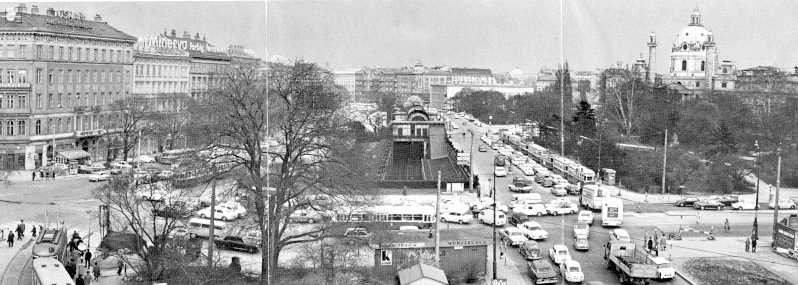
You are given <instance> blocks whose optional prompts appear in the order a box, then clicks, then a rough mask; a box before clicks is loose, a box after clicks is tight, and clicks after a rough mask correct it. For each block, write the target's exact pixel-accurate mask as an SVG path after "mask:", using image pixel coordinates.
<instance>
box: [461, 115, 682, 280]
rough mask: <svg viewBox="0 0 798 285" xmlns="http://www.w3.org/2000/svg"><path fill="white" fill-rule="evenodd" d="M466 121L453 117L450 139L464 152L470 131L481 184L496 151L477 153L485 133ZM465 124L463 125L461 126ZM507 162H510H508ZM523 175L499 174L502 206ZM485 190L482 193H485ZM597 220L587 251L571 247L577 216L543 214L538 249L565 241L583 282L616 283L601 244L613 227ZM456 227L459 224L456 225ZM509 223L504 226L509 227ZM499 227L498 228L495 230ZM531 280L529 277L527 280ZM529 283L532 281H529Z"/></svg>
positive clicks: (637, 234)
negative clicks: (543, 232)
mask: <svg viewBox="0 0 798 285" xmlns="http://www.w3.org/2000/svg"><path fill="white" fill-rule="evenodd" d="M464 122H466V121H465V120H456V124H458V127H459V128H458V129H456V130H454V134H452V140H454V141H456V142H457V143H458V144H459V145H461V146H462V147H463V148H464V149H466V151H467V150H468V148H469V145H470V144H471V137H470V136H471V133H472V132H473V135H474V138H473V152H472V153H473V155H474V157H473V163H474V173H475V174H477V175H479V181H480V183H484V184H486V183H489V180H493V158H494V156H495V155H496V151H494V150H493V149H489V150H488V151H486V152H479V151H478V147H479V146H480V145H482V144H484V143H483V142H482V141H481V140H480V137H481V136H482V135H483V134H484V132H483V129H482V128H478V127H476V126H474V125H473V124H471V123H467V122H466V123H465V124H463V123H464ZM464 127H465V128H464ZM508 165H510V164H509V163H508ZM522 175H524V174H523V172H521V170H519V169H518V168H515V167H514V166H513V167H512V171H511V173H510V174H509V175H508V176H506V177H499V178H497V179H496V181H495V187H496V188H495V189H496V193H497V196H496V199H497V201H499V202H501V203H504V204H505V205H509V203H510V201H511V199H512V194H513V193H512V192H510V191H509V189H508V187H509V185H510V184H511V182H512V179H513V177H515V176H522ZM532 192H533V193H540V194H541V196H542V197H543V201H544V203H545V202H548V201H549V200H552V199H554V198H555V196H554V195H552V194H551V192H550V189H549V188H545V187H543V186H541V185H538V184H535V189H534V190H533V191H532ZM486 194H487V193H483V195H486ZM568 197H569V198H571V200H572V201H574V202H575V203H578V199H579V198H578V196H568ZM634 206H636V203H631V202H628V201H626V202H625V205H624V208H625V212H626V215H630V214H632V213H630V212H631V211H630V209H633V208H634ZM640 208H641V209H643V208H644V209H645V211H664V210H667V209H671V208H673V207H672V206H671V205H669V204H653V205H651V204H646V206H645V207H640ZM599 219H600V213H596V220H595V221H594V224H593V226H591V228H590V231H591V232H590V238H589V239H588V241H589V244H590V249H589V250H588V251H586V252H580V251H575V250H573V242H574V238H573V224H574V223H576V215H563V216H543V217H535V218H533V219H532V220H534V221H536V222H538V223H540V224H541V226H542V227H543V228H544V229H545V230H546V231H548V233H549V238H548V239H547V240H544V241H539V244H540V247H541V251H542V252H544V253H543V255H544V258H547V257H548V254H547V252H548V249H549V248H551V247H552V246H553V245H554V244H565V245H566V246H568V248H569V250H571V256H572V257H573V258H574V259H575V260H577V261H579V262H580V263H581V265H582V270H583V271H584V274H585V280H586V281H602V282H604V283H605V284H618V279H617V277H616V275H615V274H614V273H613V272H611V271H609V270H607V269H606V261H605V260H604V258H603V249H602V245H603V244H605V243H606V242H607V241H608V240H609V236H608V233H609V231H611V230H612V228H603V227H601V226H600V225H599V224H598V223H600V221H599ZM447 226H449V227H454V226H455V225H447ZM458 226H459V225H458ZM509 226H511V225H506V227H509ZM650 226H651V225H650V224H629V223H628V222H625V223H624V226H623V228H624V229H626V230H627V231H629V233H630V234H631V235H632V237H633V238H642V237H643V232H644V231H645V230H646V229H647V228H650ZM465 227H486V226H485V225H480V224H479V223H478V222H477V223H473V224H471V225H465ZM497 230H498V229H497ZM507 251H508V252H507V253H505V254H506V255H507V256H508V257H509V259H510V261H511V262H510V263H511V264H514V266H515V267H516V268H515V270H517V271H518V272H521V273H523V275H524V276H527V277H526V278H529V277H528V275H527V274H526V272H527V268H526V261H525V260H524V258H523V257H522V256H521V255H520V253H519V252H518V248H517V247H510V248H508V250H507ZM529 282H531V280H529ZM654 283H655V284H660V283H661V284H687V283H686V282H685V281H684V280H681V279H674V280H672V281H667V282H654ZM530 284H531V283H530Z"/></svg>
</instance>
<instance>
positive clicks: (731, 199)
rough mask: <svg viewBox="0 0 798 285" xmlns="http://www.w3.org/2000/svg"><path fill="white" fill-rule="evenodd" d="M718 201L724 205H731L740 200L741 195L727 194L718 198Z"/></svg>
mask: <svg viewBox="0 0 798 285" xmlns="http://www.w3.org/2000/svg"><path fill="white" fill-rule="evenodd" d="M718 201H719V202H720V203H721V204H723V206H726V207H731V205H732V204H734V203H737V202H739V201H740V196H737V195H726V196H723V197H720V198H718Z"/></svg>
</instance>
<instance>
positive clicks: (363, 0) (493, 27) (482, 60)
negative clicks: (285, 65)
mask: <svg viewBox="0 0 798 285" xmlns="http://www.w3.org/2000/svg"><path fill="white" fill-rule="evenodd" d="M267 5H268V9H267V10H268V23H267V25H268V49H269V54H270V55H280V56H283V57H286V58H304V59H306V60H310V61H316V62H319V63H322V64H325V63H327V64H330V65H331V66H334V67H336V66H352V67H359V66H364V65H367V66H404V65H410V64H413V63H415V62H416V61H421V62H422V63H424V64H425V65H429V66H431V65H450V66H467V67H487V68H491V69H493V70H494V72H506V71H509V70H511V69H513V68H514V67H519V68H521V69H522V70H524V71H525V72H526V73H535V72H537V70H538V69H540V68H541V67H543V66H547V67H554V66H555V65H556V64H557V63H558V61H559V58H560V19H559V16H560V2H559V1H557V0H545V1H544V0H501V1H498V0H497V1H488V0H484V1H479V0H434V1H430V0H341V1H336V0H290V1H288V0H270V1H269V2H268V3H267ZM696 7H698V8H699V9H700V11H701V13H702V15H703V22H704V26H705V27H707V28H708V29H709V30H710V31H712V32H713V33H714V35H715V39H716V42H717V47H718V53H719V58H720V59H721V60H732V61H734V62H735V63H737V65H738V67H740V68H747V67H751V66H755V65H776V66H781V67H792V66H794V65H798V52H795V49H796V47H798V25H797V24H798V17H797V16H796V12H798V1H794V0H773V1H768V0H766V1H749V0H713V1H697V0H672V1H651V0H601V1H589V0H584V1H574V0H567V1H566V4H565V10H566V13H565V17H566V21H565V27H566V28H565V39H566V41H565V45H566V48H565V54H566V57H567V59H568V62H569V64H570V65H571V67H572V69H580V70H589V69H594V68H599V67H606V66H608V65H611V64H614V63H616V62H617V61H623V62H624V63H630V62H632V61H633V60H635V59H637V58H639V57H640V55H641V54H642V55H643V56H644V57H645V56H646V52H647V47H646V40H647V37H648V34H649V33H650V32H654V33H656V34H657V38H658V42H659V47H658V49H657V64H656V68H657V72H662V71H664V70H665V68H666V60H668V56H669V54H670V47H671V45H672V43H673V39H674V37H675V35H676V33H678V32H679V30H680V29H681V28H682V27H684V26H686V25H687V24H688V23H689V20H690V13H691V11H692V10H693V9H694V8H696Z"/></svg>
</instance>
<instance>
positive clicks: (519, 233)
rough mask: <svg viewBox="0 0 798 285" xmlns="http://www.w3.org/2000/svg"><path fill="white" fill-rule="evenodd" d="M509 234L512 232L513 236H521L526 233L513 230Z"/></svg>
mask: <svg viewBox="0 0 798 285" xmlns="http://www.w3.org/2000/svg"><path fill="white" fill-rule="evenodd" d="M509 234H510V235H511V236H521V235H524V234H522V233H521V232H516V231H511V232H509Z"/></svg>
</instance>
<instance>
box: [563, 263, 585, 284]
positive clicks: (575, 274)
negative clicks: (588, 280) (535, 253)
mask: <svg viewBox="0 0 798 285" xmlns="http://www.w3.org/2000/svg"><path fill="white" fill-rule="evenodd" d="M560 273H561V274H562V278H563V279H565V281H566V282H571V283H581V282H583V281H585V274H584V273H583V272H582V266H580V265H579V262H578V261H576V260H573V259H568V260H566V261H565V262H563V263H560Z"/></svg>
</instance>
